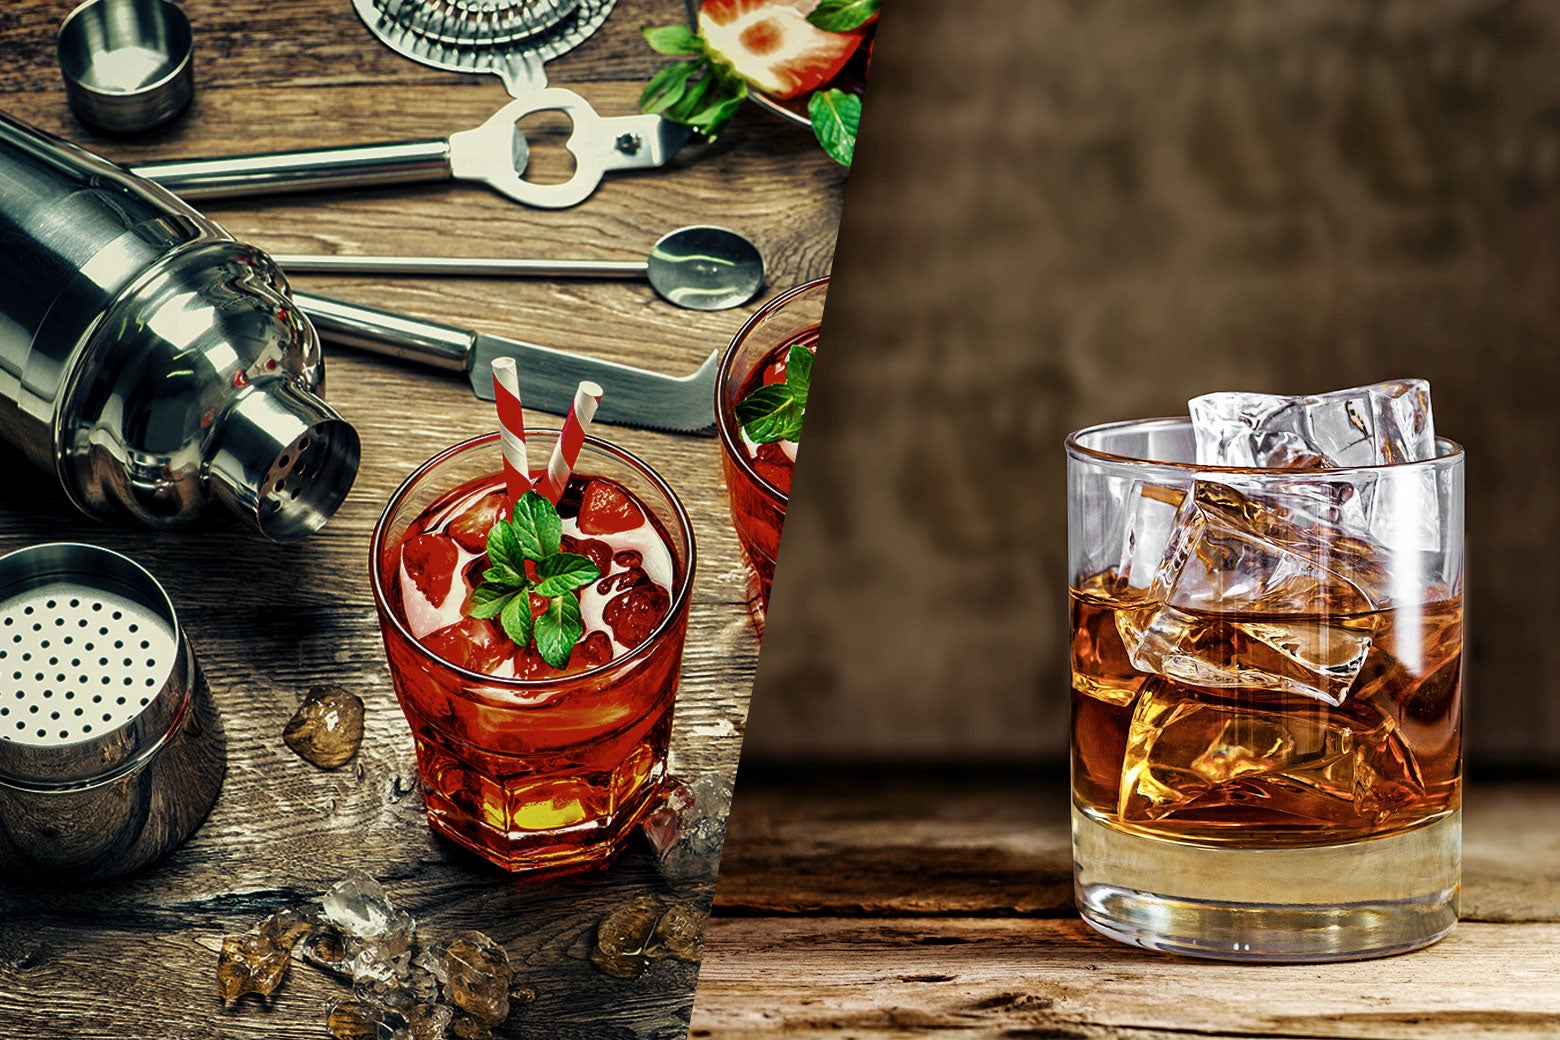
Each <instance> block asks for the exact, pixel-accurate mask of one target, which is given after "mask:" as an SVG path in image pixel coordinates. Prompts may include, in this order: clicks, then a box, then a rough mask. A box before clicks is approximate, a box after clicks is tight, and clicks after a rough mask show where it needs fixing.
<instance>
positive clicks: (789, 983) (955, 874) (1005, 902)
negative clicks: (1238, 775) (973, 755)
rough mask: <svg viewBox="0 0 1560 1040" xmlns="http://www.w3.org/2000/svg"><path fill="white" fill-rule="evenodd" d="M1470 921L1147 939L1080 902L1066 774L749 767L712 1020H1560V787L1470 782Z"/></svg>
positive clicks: (904, 1027) (702, 1030)
mask: <svg viewBox="0 0 1560 1040" xmlns="http://www.w3.org/2000/svg"><path fill="white" fill-rule="evenodd" d="M1464 828H1465V835H1464V848H1463V890H1462V920H1461V923H1459V924H1458V926H1457V929H1456V930H1455V931H1454V932H1453V933H1452V934H1451V936H1449V937H1448V938H1446V939H1445V940H1443V941H1442V942H1440V943H1438V944H1436V945H1434V946H1432V947H1429V948H1427V949H1425V950H1421V951H1418V952H1415V953H1410V954H1404V955H1401V956H1398V957H1389V958H1385V959H1382V960H1376V961H1363V962H1357V963H1352V964H1329V965H1294V966H1283V965H1234V964H1224V963H1217V962H1211V961H1199V960H1191V959H1188V958H1182V957H1172V956H1168V955H1163V954H1156V953H1150V952H1148V951H1145V950H1139V949H1134V948H1131V947H1127V946H1124V945H1121V944H1118V943H1116V942H1113V941H1111V940H1109V939H1106V938H1105V937H1103V936H1101V935H1099V934H1097V933H1095V932H1094V931H1093V930H1092V929H1090V928H1089V927H1088V926H1087V925H1085V924H1083V923H1082V922H1081V921H1080V920H1079V919H1078V916H1077V913H1076V911H1075V910H1074V908H1073V902H1072V861H1071V855H1070V851H1069V845H1068V842H1069V836H1068V824H1067V795H1066V780H1065V777H1062V776H1058V775H1056V774H1055V773H1043V772H1033V771H1029V772H1025V771H1017V770H1015V771H1010V772H1007V773H991V772H984V773H978V774H971V773H968V772H963V773H961V772H957V771H952V770H949V769H947V768H942V769H937V768H928V769H920V770H916V771H914V772H909V771H905V770H902V769H886V770H870V771H862V770H854V771H843V770H839V769H834V770H830V769H821V770H815V771H813V772H811V773H810V774H809V773H803V772H800V771H798V772H797V773H796V774H794V775H786V774H784V773H778V772H772V771H764V772H755V771H751V770H745V772H744V775H743V778H742V784H741V786H740V787H739V789H738V792H737V804H736V806H735V808H734V810H733V812H732V827H731V831H730V833H729V835H728V838H727V842H726V852H725V856H724V859H723V861H722V864H721V878H720V885H719V889H718V891H717V895H716V914H717V918H716V920H715V921H714V922H713V923H712V924H711V927H710V930H709V933H708V936H707V940H708V947H707V951H706V954H705V960H704V969H703V972H702V974H701V976H700V979H699V992H698V997H697V1000H696V1002H695V1007H694V1016H693V1022H692V1032H691V1035H692V1036H694V1037H716V1038H721V1040H724V1038H727V1037H739V1038H751V1040H757V1038H767V1037H776V1038H779V1037H793V1036H804V1037H819V1038H823V1037H828V1038H840V1040H844V1038H846V1037H850V1038H854V1040H888V1038H896V1040H905V1038H911V1037H926V1036H938V1037H1004V1038H1014V1040H1017V1038H1036V1040H1038V1038H1051V1040H1064V1038H1065V1040H1106V1038H1109V1040H1169V1038H1172V1037H1186V1036H1207V1037H1227V1038H1252V1040H1254V1038H1258V1037H1284V1038H1287V1040H1322V1038H1327V1040H1340V1038H1362V1040H1363V1038H1372V1040H1379V1038H1402V1040H1439V1038H1442V1037H1460V1038H1469V1037H1480V1038H1482V1037H1489V1038H1518V1037H1521V1038H1533V1040H1540V1038H1546V1037H1552V1036H1555V1035H1556V1034H1557V1033H1560V945H1557V944H1560V786H1557V785H1556V784H1555V783H1553V782H1531V781H1530V782H1520V783H1519V782H1491V783H1482V784H1481V783H1475V784H1473V785H1471V786H1470V790H1469V794H1468V799H1467V803H1466V810H1465V817H1464Z"/></svg>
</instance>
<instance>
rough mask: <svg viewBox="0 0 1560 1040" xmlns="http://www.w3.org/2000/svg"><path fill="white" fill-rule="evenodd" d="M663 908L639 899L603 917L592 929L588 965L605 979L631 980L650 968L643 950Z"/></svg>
mask: <svg viewBox="0 0 1560 1040" xmlns="http://www.w3.org/2000/svg"><path fill="white" fill-rule="evenodd" d="M664 911H665V906H664V905H663V904H662V903H661V901H660V900H659V899H657V898H656V897H655V896H652V895H640V896H636V897H634V898H633V899H631V900H629V901H628V902H627V903H624V904H623V905H622V906H620V907H618V908H617V909H616V910H613V911H612V912H611V913H609V914H607V916H606V917H603V918H602V919H601V923H600V924H598V925H597V926H596V948H595V949H594V950H592V951H591V953H590V960H591V963H592V964H594V965H595V966H596V967H597V968H598V969H600V970H601V971H602V972H604V973H605V974H607V975H611V976H613V977H614V978H619V979H635V978H638V977H639V976H640V975H642V974H644V971H645V969H646V968H648V967H649V966H650V959H649V958H648V957H646V956H645V947H646V946H647V945H648V944H649V942H650V936H651V934H652V933H653V932H654V931H655V926H656V924H657V922H659V921H660V920H661V914H662V913H663V912H664Z"/></svg>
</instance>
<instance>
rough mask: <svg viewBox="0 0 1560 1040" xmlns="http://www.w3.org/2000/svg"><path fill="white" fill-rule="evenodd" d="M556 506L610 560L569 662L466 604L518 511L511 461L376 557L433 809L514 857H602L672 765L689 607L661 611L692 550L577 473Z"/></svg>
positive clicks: (547, 862)
mask: <svg viewBox="0 0 1560 1040" xmlns="http://www.w3.org/2000/svg"><path fill="white" fill-rule="evenodd" d="M558 511H559V515H560V516H561V517H562V518H563V519H564V542H563V549H564V550H565V551H568V552H577V553H579V554H581V555H585V556H589V557H591V559H592V561H593V562H595V563H596V565H597V567H598V569H599V570H601V572H602V574H603V577H602V578H599V579H598V580H597V581H596V582H593V583H592V584H591V585H589V586H586V588H584V589H582V590H580V593H579V595H580V602H581V609H582V613H583V614H584V618H585V634H584V635H583V636H582V638H581V639H580V640H579V642H578V643H577V644H576V645H575V647H574V650H573V652H572V654H571V656H570V658H569V660H568V662H567V665H566V667H564V668H562V669H557V668H553V667H552V666H550V665H549V664H547V662H546V661H544V660H542V658H541V656H540V655H539V654H538V653H537V651H536V649H535V647H534V646H528V647H525V648H521V647H517V646H516V645H515V644H514V643H513V642H512V641H511V640H510V639H509V637H508V636H507V635H506V634H505V633H504V630H503V628H502V626H501V625H500V624H499V623H498V622H497V620H496V619H495V620H480V619H476V618H470V617H466V616H464V609H465V601H466V599H467V597H468V596H469V594H470V590H471V588H472V587H473V586H474V585H475V584H480V582H481V575H482V572H483V571H484V570H485V569H486V568H487V567H488V565H489V564H488V561H487V558H486V554H485V551H484V546H485V543H486V534H487V531H488V529H490V528H491V527H492V525H493V523H494V522H495V520H497V519H498V518H499V517H505V518H507V516H508V503H507V497H506V495H505V493H504V488H503V477H502V475H501V474H493V475H492V476H490V477H486V478H483V479H480V480H477V481H473V482H471V483H468V484H466V485H463V486H462V487H459V488H456V489H455V490H453V491H451V492H450V493H448V494H447V495H444V496H443V497H441V498H440V499H438V500H437V501H435V502H434V503H433V504H432V505H431V506H430V507H429V508H428V509H426V510H425V511H424V512H423V513H422V514H420V515H419V516H418V517H417V519H415V520H414V521H413V522H412V523H411V525H410V526H409V527H408V528H407V529H406V531H405V533H404V534H403V535H402V537H401V538H400V539H399V540H398V541H397V542H396V543H395V544H394V545H393V546H390V547H387V550H386V552H385V553H384V555H383V557H382V558H381V559H380V560H379V561H378V566H379V567H380V579H381V583H382V585H383V588H384V589H385V590H387V593H388V600H389V609H390V610H391V611H392V612H393V613H394V614H395V616H396V618H397V619H398V620H399V621H400V623H401V626H402V627H401V628H400V629H397V628H395V627H394V626H388V625H387V626H385V644H386V652H387V654H388V656H389V660H390V667H391V673H392V676H393V678H394V680H395V686H396V693H397V696H398V697H399V698H400V701H401V706H402V709H403V711H404V712H405V714H406V717H407V720H408V722H409V724H410V726H411V729H412V735H413V737H414V738H415V740H416V745H417V758H418V766H419V769H420V771H421V774H422V782H423V791H424V798H425V800H426V802H427V807H428V814H429V819H430V821H431V822H432V824H433V826H434V827H435V828H436V829H437V830H439V831H440V832H442V833H443V834H445V835H446V836H448V837H450V838H452V839H454V840H455V841H457V842H459V843H460V844H462V845H464V846H465V847H467V848H468V849H470V850H471V851H473V852H475V853H477V854H478V855H481V856H483V857H485V858H487V859H489V860H491V861H493V862H495V863H497V864H499V865H501V866H504V867H506V868H508V869H511V870H517V869H535V868H539V867H558V866H568V865H578V864H582V863H588V862H592V861H596V860H601V859H605V858H607V857H609V856H610V855H611V854H612V853H613V852H614V851H616V849H617V848H618V847H619V846H620V845H621V843H622V842H623V841H624V840H626V838H627V837H628V835H629V834H630V833H632V830H633V828H634V826H636V825H637V823H638V822H639V819H640V818H641V817H642V816H643V815H644V813H645V812H646V811H647V810H648V809H649V807H650V804H651V802H652V801H653V797H654V794H655V791H656V789H657V787H658V785H659V782H660V779H661V777H662V775H663V774H664V772H665V764H666V751H667V744H668V740H669V738H670V734H671V723H672V704H673V701H674V699H675V695H676V690H677V677H678V671H679V667H680V664H681V658H682V645H683V638H684V635H685V633H686V627H687V614H686V610H684V611H682V612H680V613H679V614H678V615H677V616H675V617H673V618H671V619H670V621H667V614H668V611H669V609H670V605H671V600H672V598H673V590H674V589H675V588H677V586H678V583H679V579H680V577H681V564H680V563H679V561H678V559H677V555H676V553H675V552H673V550H672V548H671V541H670V539H669V538H668V536H667V534H666V532H665V531H664V529H662V528H661V526H660V524H659V523H658V522H657V521H656V519H655V518H654V516H653V514H652V513H651V511H650V510H649V509H647V508H645V507H644V505H643V503H642V502H640V501H639V500H638V499H637V498H636V497H635V496H633V495H632V493H630V492H629V491H627V489H625V488H623V487H622V486H621V485H619V484H617V483H616V482H614V481H610V480H605V479H600V478H594V479H593V478H589V477H581V476H575V477H572V478H571V479H570V481H569V484H568V487H567V488H566V489H565V492H564V495H563V497H562V499H561V500H560V502H559V504H558ZM535 606H536V607H537V608H539V607H540V606H541V604H540V603H537V604H535ZM663 622H665V624H664V627H663ZM407 633H410V634H411V636H412V637H413V638H412V639H408V638H407V637H406V634H407ZM461 669H464V670H465V671H461ZM470 673H481V675H473V674H470ZM482 676H491V677H493V679H494V680H497V681H484V680H483V678H482ZM516 680H519V681H516Z"/></svg>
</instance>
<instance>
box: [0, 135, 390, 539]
mask: <svg viewBox="0 0 1560 1040" xmlns="http://www.w3.org/2000/svg"><path fill="white" fill-rule="evenodd" d="M0 186H3V188H0V436H3V437H4V438H5V439H6V440H8V441H10V442H11V443H13V444H15V445H17V446H18V447H20V448H21V449H22V450H23V451H24V452H25V453H26V454H27V456H28V457H29V458H30V459H32V461H33V462H35V463H36V464H37V465H39V466H42V467H44V468H45V469H49V470H52V471H53V472H54V473H55V474H57V475H58V477H59V479H60V483H61V485H62V486H63V487H64V489H65V493H66V494H67V495H69V496H70V500H71V501H72V502H74V503H75V504H76V505H77V506H78V507H79V508H80V509H81V510H82V511H83V512H86V513H88V514H90V515H92V516H95V517H98V518H100V519H103V520H109V521H116V522H131V523H139V524H142V525H145V526H149V527H160V528H175V527H184V526H188V525H191V524H195V523H199V522H204V521H205V520H208V519H210V518H211V517H212V516H213V515H214V514H218V515H220V513H221V512H223V511H226V512H228V513H231V514H234V515H237V516H239V517H241V518H243V520H244V522H245V523H247V524H248V525H249V526H250V527H252V528H253V529H254V530H256V531H258V532H259V533H260V534H261V535H263V536H265V537H266V538H269V539H272V540H273V541H278V542H286V541H292V540H295V539H298V538H302V537H303V536H305V535H307V534H310V533H311V532H313V531H316V530H318V529H319V528H320V527H321V526H322V525H323V524H324V523H325V521H326V520H328V519H329V518H330V516H331V514H332V513H334V512H335V511H336V508H337V507H338V506H339V505H340V504H341V502H342V500H343V499H344V498H346V495H347V491H348V490H349V489H350V488H351V486H352V481H353V479H354V478H355V477H356V475H357V468H358V452H359V443H358V435H357V431H356V430H354V429H353V428H352V426H351V425H350V424H349V423H347V421H346V420H344V419H343V418H342V417H341V416H340V415H338V414H337V413H336V412H335V410H334V409H332V408H331V407H330V406H329V405H328V404H326V403H325V402H324V401H323V400H321V399H320V398H319V397H318V396H317V394H318V392H319V391H320V390H321V389H322V387H323V384H324V368H323V362H322V359H321V357H320V345H319V339H318V338H317V337H316V335H315V333H314V329H313V328H312V327H311V326H310V325H309V323H308V321H307V320H305V318H304V317H303V315H302V314H301V313H299V312H298V311H297V309H295V308H294V307H293V306H292V303H291V300H290V298H289V295H288V290H287V283H286V281H285V280H284V279H283V278H282V276H281V274H280V272H279V271H278V270H277V269H276V267H275V265H274V264H272V263H271V261H270V259H269V258H267V257H266V256H265V254H263V253H261V252H260V251H259V250H257V249H254V248H253V247H251V246H247V245H243V244H241V243H239V242H236V241H234V240H233V238H232V237H231V236H230V235H228V234H227V232H225V231H223V230H222V229H221V228H220V227H218V226H217V225H216V224H213V223H212V222H211V221H209V220H207V219H206V218H204V217H202V216H201V215H200V214H198V213H196V212H195V211H194V210H192V209H190V208H189V207H188V206H186V205H185V204H184V203H183V202H181V201H179V200H178V199H177V198H175V197H174V196H173V195H171V194H169V193H168V192H167V191H165V190H164V189H162V188H159V187H157V186H156V185H154V184H152V183H151V182H149V181H146V180H143V179H141V178H138V177H136V176H134V175H133V174H130V173H129V172H127V171H125V170H124V169H122V168H120V167H118V166H115V165H113V164H112V163H109V162H107V161H106V160H104V159H101V158H98V157H97V156H95V155H93V154H91V153H90V152H87V151H86V150H84V149H82V148H79V147H77V146H75V145H73V144H70V143H69V142H66V141H62V140H59V139H58V138H54V137H51V136H49V135H47V134H44V133H42V132H41V131H38V130H35V129H33V128H31V127H29V126H27V125H25V124H23V123H20V122H17V121H15V120H12V119H10V118H8V117H6V116H4V115H0Z"/></svg>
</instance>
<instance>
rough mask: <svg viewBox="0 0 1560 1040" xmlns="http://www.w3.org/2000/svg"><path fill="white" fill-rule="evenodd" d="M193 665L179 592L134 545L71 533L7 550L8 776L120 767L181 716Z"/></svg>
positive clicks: (83, 775)
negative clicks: (127, 549)
mask: <svg viewBox="0 0 1560 1040" xmlns="http://www.w3.org/2000/svg"><path fill="white" fill-rule="evenodd" d="M193 670H194V660H193V657H192V656H191V654H190V651H189V647H188V644H187V643H186V642H185V640H184V638H183V636H182V633H181V632H180V630H179V623H178V618H177V617H176V616H175V614H174V610H173V604H172V602H171V601H170V600H169V599H168V596H167V594H166V593H165V592H164V591H163V589H162V586H160V585H159V584H158V583H157V581H156V580H155V579H154V578H153V577H152V576H151V575H150V574H148V573H147V572H146V571H145V570H144V569H143V568H142V567H141V566H140V565H138V564H137V563H135V562H134V561H133V560H131V559H129V558H128V557H125V556H122V555H120V554H119V553H116V552H113V551H111V550H108V549H103V548H99V547H97V546H92V545H81V544H75V543H53V544H48V545H38V546H33V547H31V548H27V549H21V550H19V551H17V552H13V553H10V554H9V555H7V556H4V557H0V781H5V782H9V783H12V784H14V785H20V786H24V787H28V786H37V787H44V788H49V787H61V786H71V785H80V784H89V783H92V782H102V781H106V780H109V779H112V778H115V777H117V776H120V775H122V774H123V773H125V772H126V771H128V770H130V769H132V768H134V767H135V766H136V765H138V764H139V763H141V762H142V761H144V760H145V759H146V758H148V757H149V756H150V755H152V754H155V753H156V751H157V750H158V749H159V747H161V746H162V744H163V743H164V742H165V740H166V738H167V737H168V735H169V734H170V733H171V732H172V731H173V728H174V727H175V726H176V725H177V724H178V723H179V721H180V719H181V718H182V715H183V712H184V711H185V709H186V705H187V703H188V701H189V692H190V689H191V686H192V682H193V679H194V675H193Z"/></svg>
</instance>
